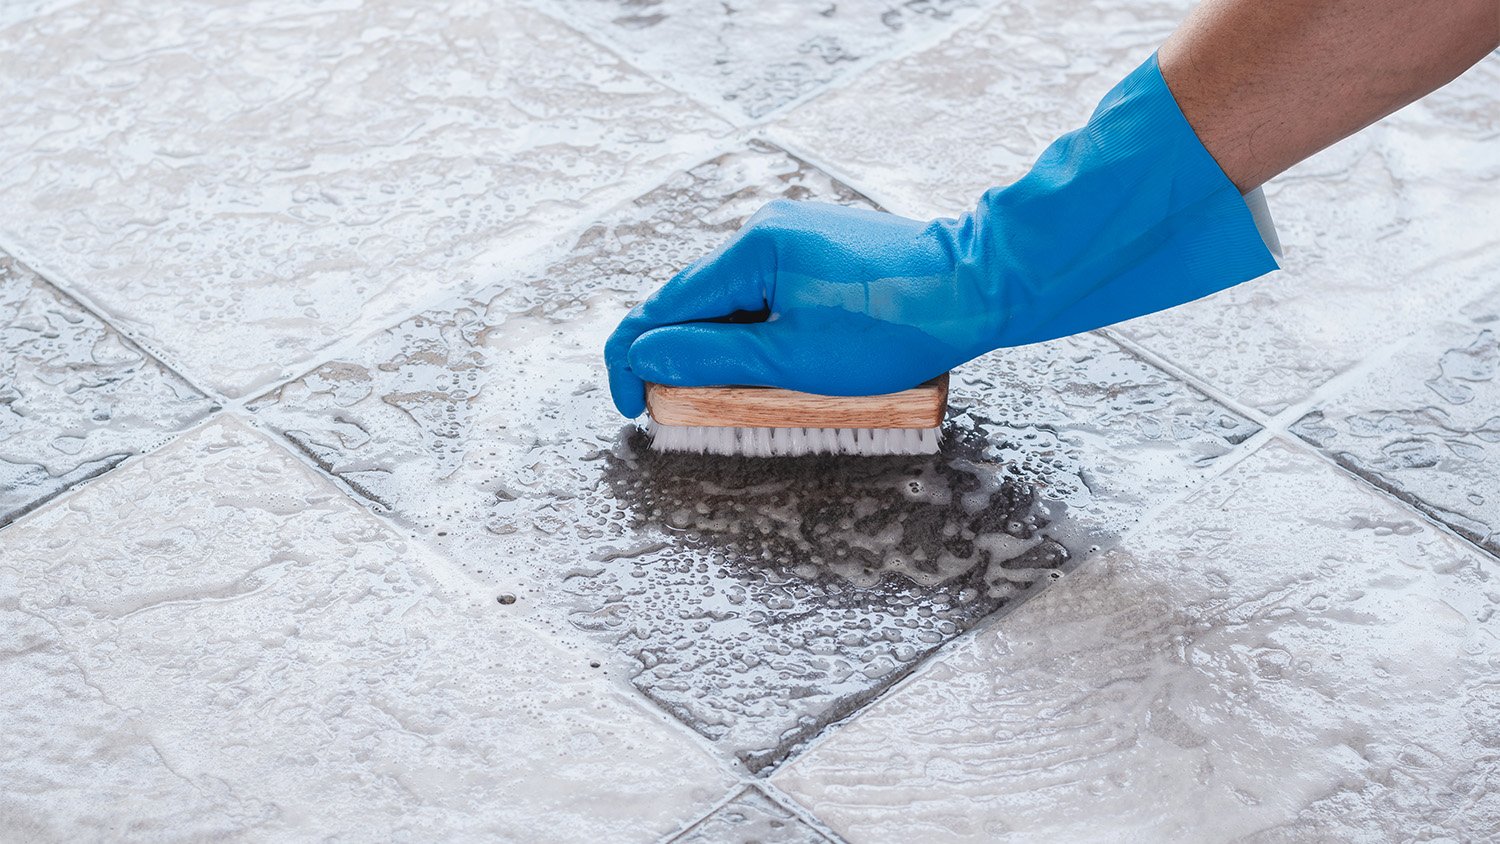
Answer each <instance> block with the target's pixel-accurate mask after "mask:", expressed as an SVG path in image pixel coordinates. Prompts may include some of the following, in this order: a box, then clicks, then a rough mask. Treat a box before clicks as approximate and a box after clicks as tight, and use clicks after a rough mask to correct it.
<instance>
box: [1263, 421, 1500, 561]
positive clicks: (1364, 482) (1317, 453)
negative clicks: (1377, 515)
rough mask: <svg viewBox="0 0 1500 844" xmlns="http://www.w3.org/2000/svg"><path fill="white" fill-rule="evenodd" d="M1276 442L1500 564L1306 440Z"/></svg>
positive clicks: (1282, 437)
mask: <svg viewBox="0 0 1500 844" xmlns="http://www.w3.org/2000/svg"><path fill="white" fill-rule="evenodd" d="M1277 440H1278V441H1279V442H1281V443H1283V444H1285V445H1288V446H1290V447H1292V448H1294V449H1297V450H1299V451H1302V452H1305V453H1308V454H1311V455H1313V456H1314V457H1316V458H1317V459H1318V460H1320V461H1322V462H1323V463H1325V464H1327V465H1328V466H1331V467H1332V468H1333V469H1334V471H1335V472H1338V473H1339V474H1341V475H1343V476H1345V477H1347V478H1349V479H1351V480H1353V481H1354V482H1355V483H1356V484H1358V485H1359V486H1361V487H1363V488H1365V489H1366V490H1367V491H1369V492H1372V493H1374V494H1375V496H1376V497H1378V498H1380V499H1382V500H1385V501H1388V502H1393V503H1394V504H1395V505H1396V506H1397V507H1398V508H1399V509H1402V510H1405V511H1406V512H1408V513H1410V514H1412V515H1413V516H1415V517H1416V518H1417V519H1418V520H1419V521H1421V522H1424V523H1426V524H1428V525H1430V526H1431V527H1433V528H1436V529H1437V531H1438V532H1439V533H1444V534H1447V535H1448V536H1449V537H1451V538H1452V539H1454V540H1456V541H1457V542H1458V543H1459V544H1461V545H1464V546H1467V547H1469V548H1472V549H1474V550H1475V551H1478V552H1479V554H1480V555H1481V556H1483V557H1484V558H1485V559H1487V560H1493V561H1495V562H1496V563H1500V554H1496V553H1495V552H1494V551H1491V550H1490V549H1488V548H1486V547H1484V546H1483V545H1481V544H1479V543H1478V542H1475V541H1474V540H1473V539H1470V538H1469V537H1467V536H1464V535H1463V534H1462V533H1459V532H1458V530H1456V529H1455V528H1454V527H1453V526H1452V525H1450V524H1448V523H1447V522H1445V521H1443V520H1442V519H1441V518H1439V517H1438V516H1436V515H1435V514H1433V513H1429V512H1428V511H1426V510H1424V509H1422V508H1421V507H1420V506H1418V505H1416V504H1414V503H1412V502H1411V501H1408V500H1406V499H1405V498H1402V497H1401V496H1400V495H1398V494H1397V493H1395V492H1394V491H1393V490H1391V489H1389V488H1387V487H1384V486H1381V485H1380V484H1377V483H1375V482H1374V481H1371V480H1370V479H1369V478H1367V477H1365V476H1364V475H1361V474H1360V473H1358V472H1356V471H1354V470H1352V469H1350V468H1349V467H1348V466H1345V465H1344V464H1342V463H1340V462H1339V461H1338V460H1337V459H1336V458H1335V457H1334V456H1333V455H1331V454H1329V453H1328V452H1326V451H1324V450H1323V449H1321V448H1319V447H1317V446H1315V445H1313V444H1312V443H1310V442H1308V441H1307V440H1304V439H1302V438H1301V437H1299V436H1297V435H1296V434H1295V433H1292V432H1290V431H1283V432H1280V433H1278V434H1277Z"/></svg>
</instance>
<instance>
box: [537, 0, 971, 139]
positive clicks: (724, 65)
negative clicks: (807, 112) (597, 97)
mask: <svg viewBox="0 0 1500 844" xmlns="http://www.w3.org/2000/svg"><path fill="white" fill-rule="evenodd" d="M534 2H535V4H536V5H537V6H539V7H541V8H545V9H549V10H552V11H553V13H554V14H557V15H558V16H559V17H562V18H564V19H565V20H568V21H570V22H573V23H575V24H576V25H579V26H582V27H585V28H587V29H588V30H590V31H591V32H595V33H599V34H600V35H601V36H602V37H603V38H605V39H607V40H608V41H610V42H611V43H615V44H618V45H620V47H621V49H622V51H623V52H625V53H626V54H627V55H629V56H631V57H632V59H633V60H635V61H636V62H638V63H639V64H640V65H641V66H643V67H646V68H648V69H649V70H650V71H651V72H652V73H653V74H655V75H657V76H658V77H660V78H661V79H663V80H666V81H667V82H669V83H671V84H672V85H674V86H677V87H680V88H683V89H685V90H689V91H691V92H693V93H694V94H696V95H698V96H700V97H701V98H702V99H704V100H705V101H707V102H719V103H722V104H723V105H724V106H726V107H728V108H729V109H731V110H732V111H735V112H739V113H742V114H744V115H746V116H747V117H751V118H755V117H761V116H763V115H765V114H766V113H767V112H769V111H771V110H773V109H775V108H777V107H779V106H783V105H785V104H787V103H788V102H791V101H792V100H794V99H796V98H797V97H800V96H803V95H805V94H807V93H809V92H811V91H814V90H816V89H818V88H819V87H821V86H823V85H825V84H827V83H829V82H835V81H836V80H839V79H840V78H841V77H844V76H847V75H850V74H853V73H858V72H859V71H860V70H862V69H863V68H864V67H866V66H868V65H869V64H870V63H871V62H872V61H877V60H879V59H880V58H882V57H883V56H884V54H886V53H888V52H890V51H893V50H896V49H899V48H900V47H901V46H902V45H903V44H907V43H911V42H912V41H913V40H919V39H923V38H930V37H932V36H933V34H934V33H938V32H942V31H944V30H947V29H952V28H955V27H957V26H958V25H960V24H961V23H963V22H965V21H968V20H973V19H974V18H975V17H976V15H977V13H978V10H979V9H981V8H983V7H986V6H990V5H993V0H839V2H832V0H827V2H814V3H807V2H800V0H755V2H739V0H734V2H721V0H534Z"/></svg>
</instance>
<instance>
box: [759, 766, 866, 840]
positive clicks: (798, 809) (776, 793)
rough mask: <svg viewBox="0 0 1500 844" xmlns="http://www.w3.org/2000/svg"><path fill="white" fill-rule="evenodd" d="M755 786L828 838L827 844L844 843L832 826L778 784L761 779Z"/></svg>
mask: <svg viewBox="0 0 1500 844" xmlns="http://www.w3.org/2000/svg"><path fill="white" fill-rule="evenodd" d="M756 787H757V788H759V789H760V792H761V793H762V794H763V795H765V797H766V799H767V800H770V801H771V802H772V803H775V804H776V805H778V806H780V807H781V808H783V809H785V810H786V811H788V812H790V813H791V815H792V817H795V818H797V819H798V820H800V821H802V822H803V823H805V824H807V825H808V826H810V827H812V829H813V831H814V832H816V833H818V834H819V835H821V836H823V837H824V838H826V839H828V842H829V844H846V842H845V840H844V837H843V836H842V835H840V834H838V832H836V831H834V829H833V827H831V826H829V825H828V823H827V822H826V821H824V820H823V819H822V818H820V817H818V816H817V815H815V814H813V812H812V809H811V808H809V807H807V806H804V805H803V804H802V803H801V801H799V800H797V798H795V797H793V796H792V795H791V794H789V793H787V792H786V791H783V790H782V789H781V787H780V786H777V785H775V784H773V783H772V782H771V781H770V780H761V781H760V782H758V783H756Z"/></svg>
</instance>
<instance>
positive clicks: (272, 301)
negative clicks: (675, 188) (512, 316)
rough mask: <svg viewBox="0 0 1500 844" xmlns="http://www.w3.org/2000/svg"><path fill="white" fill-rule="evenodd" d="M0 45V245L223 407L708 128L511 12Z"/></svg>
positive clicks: (98, 2)
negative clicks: (220, 397) (0, 196)
mask: <svg viewBox="0 0 1500 844" xmlns="http://www.w3.org/2000/svg"><path fill="white" fill-rule="evenodd" d="M0 39H3V41H4V43H5V44H6V49H5V50H4V51H3V52H0V77H3V78H5V79H8V80H10V81H11V87H12V93H11V94H9V95H7V96H5V97H3V98H0V125H4V126H5V127H6V131H5V132H4V133H3V134H0V160H4V161H5V162H6V166H5V168H4V169H3V170H0V191H3V193H4V195H5V197H6V203H7V212H6V213H5V214H4V215H3V217H0V233H3V235H4V236H5V237H7V238H10V239H11V241H12V242H14V243H16V244H19V245H20V246H22V247H24V248H25V250H26V251H27V253H28V254H32V255H37V256H41V257H43V258H45V260H46V262H47V263H46V267H47V268H48V269H49V270H55V271H57V272H59V273H60V274H61V275H62V276H63V277H65V278H67V279H68V280H69V281H70V282H71V283H73V284H75V285H77V286H78V288H79V289H83V290H85V291H86V293H87V295H88V296H89V297H90V298H91V299H93V300H94V301H97V302H98V303H100V304H101V305H102V306H103V307H104V308H106V309H107V310H109V311H110V312H111V313H112V314H114V315H116V316H118V317H120V318H122V319H124V320H127V321H129V322H130V323H132V324H133V325H134V326H135V328H134V330H137V331H139V332H140V334H141V335H142V336H144V337H146V338H148V339H149V341H150V342H151V343H152V344H153V345H155V346H158V347H160V348H162V349H164V350H165V351H166V352H167V353H168V355H169V359H170V360H172V361H174V362H180V363H181V364H182V365H184V366H185V367H187V368H188V369H189V370H190V372H189V374H190V375H195V376H198V377H199V378H201V379H202V380H203V381H204V382H207V383H211V384H213V385H214V386H216V387H217V388H219V389H222V390H224V391H225V392H226V394H229V395H239V394H242V393H244V392H246V391H248V390H251V389H254V388H255V387H257V386H258V385H262V384H265V383H266V382H267V381H268V380H269V379H272V378H275V377H277V376H278V375H281V374H283V373H286V372H287V371H288V369H290V368H292V367H295V366H296V364H298V363H299V362H302V361H305V360H306V359H307V358H309V357H310V356H312V355H314V354H315V353H316V352H317V351H318V350H319V349H322V348H324V347H326V346H328V345H329V344H331V343H334V342H337V341H338V340H341V339H343V338H345V337H346V336H348V335H350V334H354V335H358V334H361V333H363V332H367V331H369V330H372V329H375V328H379V327H381V326H383V325H388V324H389V323H390V321H391V320H392V319H393V318H394V315H395V314H397V313H399V312H401V311H403V310H406V309H408V308H410V307H411V306H413V305H414V304H416V303H417V302H420V301H423V300H425V299H428V298H431V297H432V296H433V294H434V293H435V292H436V291H439V290H441V289H443V288H445V287H447V288H453V287H456V286H459V285H462V284H463V283H465V281H466V280H468V279H472V278H473V277H474V276H475V275H483V274H484V273H486V272H488V271H489V270H491V269H493V267H494V266H495V265H497V264H499V263H503V262H504V261H505V260H506V256H507V255H508V254H509V252H510V251H511V250H513V249H514V248H517V247H525V246H527V245H529V243H530V242H532V241H534V240H535V239H536V238H537V237H555V236H556V232H557V230H558V227H559V226H560V225H565V224H568V223H570V222H571V221H574V220H575V219H576V217H577V215H578V213H579V211H580V209H582V208H585V207H591V206H592V205H593V204H594V203H597V202H599V201H601V200H606V198H607V197H611V196H613V197H620V196H622V195H623V194H621V193H619V192H618V189H619V188H620V186H621V183H622V182H626V181H637V180H642V179H644V178H647V176H648V174H650V173H652V172H661V173H666V172H670V170H671V168H672V167H673V166H680V164H683V163H686V161H685V160H680V158H681V154H682V153H683V152H684V151H685V150H688V149H691V150H694V152H693V153H692V154H693V155H694V156H701V155H702V154H703V153H702V151H701V148H702V147H704V145H705V144H706V143H708V142H709V139H710V137H711V136H715V135H717V134H718V133H720V132H722V131H723V130H724V125H723V124H722V123H720V122H719V121H717V120H716V119H713V118H709V117H707V116H706V114H705V113H704V112H703V111H701V110H700V109H698V108H696V107H694V106H692V105H691V104H689V103H688V102H686V101H685V100H684V99H683V98H682V97H680V96H678V95H676V94H673V93H671V92H669V91H668V90H667V89H665V88H663V87H662V86H660V85H659V84H657V83H655V82H653V81H650V80H648V79H646V78H645V77H644V76H643V75H642V74H640V73H638V72H636V71H634V70H631V69H629V68H628V67H626V66H625V65H624V64H623V63H622V62H621V61H619V60H618V59H617V58H615V57H614V56H612V55H611V54H609V53H608V52H606V51H605V50H603V49H602V48H599V47H597V46H594V45H593V44H591V43H589V42H588V41H586V40H585V39H583V38H582V37H581V36H579V35H578V34H577V33H576V32H573V31H571V30H568V29H567V28H565V27H562V26H560V25H558V24H557V23H555V22H553V21H551V20H550V19H547V18H545V17H543V16H542V15H539V14H538V13H536V12H532V11H528V10H525V9H522V8H516V7H513V6H511V5H510V4H495V3H481V2H464V0H453V2H442V3H437V4H418V5H403V4H399V3H397V2H395V0H372V2H369V3H362V4H357V5H348V4H343V5H339V6H336V7H330V6H326V5H324V4H318V3H301V2H297V3H290V4H288V3H283V2H252V3H243V4H233V5H228V6H225V5H222V4H216V3H211V2H202V3H199V2H182V3H173V4H168V5H166V6H163V5H162V4H158V3H148V2H135V1H134V0H132V2H124V3H118V2H105V1H104V0H86V2H78V3H73V4H71V5H67V6H64V7H62V8H61V9H58V10H57V11H55V12H53V13H51V14H44V15H39V16H36V17H31V18H28V19H26V20H24V21H23V22H21V23H19V24H17V25H15V26H12V27H10V28H8V29H6V30H5V31H4V33H3V34H0ZM606 201H607V200H606ZM579 222H582V221H579Z"/></svg>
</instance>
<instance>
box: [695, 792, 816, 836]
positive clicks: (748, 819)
mask: <svg viewBox="0 0 1500 844" xmlns="http://www.w3.org/2000/svg"><path fill="white" fill-rule="evenodd" d="M672 844H832V842H830V841H829V839H828V838H827V837H826V836H824V835H823V834H822V833H820V832H818V831H817V830H815V829H813V828H812V827H810V826H808V825H807V824H806V823H803V821H802V819H801V818H798V817H797V816H796V815H794V814H792V813H791V812H789V811H787V810H786V809H785V808H783V807H782V806H778V805H777V804H776V802H775V801H773V800H771V799H770V798H769V797H767V796H766V795H765V794H764V793H762V792H761V791H760V789H758V788H747V789H745V791H744V793H742V794H740V795H739V796H738V797H736V798H734V799H733V800H731V801H729V802H728V803H725V804H724V805H723V806H720V807H719V808H718V809H715V810H714V812H713V814H711V815H709V816H708V817H706V818H704V819H703V820H701V821H699V822H698V823H696V824H693V827H692V829H689V830H688V831H687V832H684V833H683V834H682V835H680V836H678V837H676V838H674V839H672Z"/></svg>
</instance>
